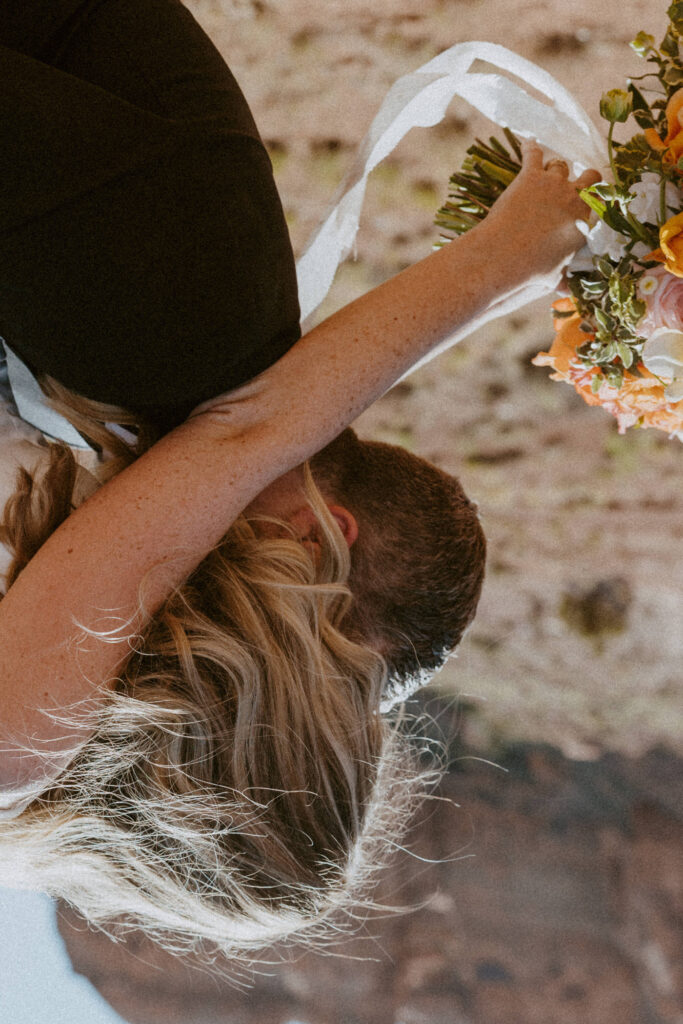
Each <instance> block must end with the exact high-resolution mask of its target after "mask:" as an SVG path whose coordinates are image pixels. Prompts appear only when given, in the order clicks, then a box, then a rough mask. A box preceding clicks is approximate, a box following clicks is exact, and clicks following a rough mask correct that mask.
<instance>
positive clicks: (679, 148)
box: [644, 88, 683, 164]
mask: <svg viewBox="0 0 683 1024" xmlns="http://www.w3.org/2000/svg"><path fill="white" fill-rule="evenodd" d="M666 124H667V129H668V130H667V133H666V136H665V138H664V139H660V137H659V135H658V134H657V132H656V131H655V130H654V128H646V129H645V132H644V135H645V138H646V139H647V141H648V144H649V145H650V146H651V147H652V148H653V149H656V150H658V151H659V152H661V153H662V154H663V157H662V159H663V160H664V162H665V163H667V164H676V163H678V158H679V157H681V156H683V88H681V89H677V90H676V92H675V93H674V94H673V96H672V97H671V99H670V100H669V102H668V103H667V105H666Z"/></svg>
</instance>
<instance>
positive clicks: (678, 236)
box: [645, 213, 683, 277]
mask: <svg viewBox="0 0 683 1024" xmlns="http://www.w3.org/2000/svg"><path fill="white" fill-rule="evenodd" d="M645 258H646V259H649V260H657V262H658V263H663V264H664V265H665V266H666V269H667V270H668V271H669V273H670V274H675V275H676V277H683V213H677V214H676V216H675V217H670V218H669V220H667V222H666V223H665V224H662V226H661V227H660V229H659V249H655V251H654V252H651V253H648V255H647V256H646V257H645Z"/></svg>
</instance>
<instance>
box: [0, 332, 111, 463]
mask: <svg viewBox="0 0 683 1024" xmlns="http://www.w3.org/2000/svg"><path fill="white" fill-rule="evenodd" d="M0 395H2V397H3V398H4V399H5V400H6V401H7V402H8V403H9V405H10V408H11V409H12V411H13V412H16V413H17V415H19V416H20V417H21V418H22V420H24V421H25V422H26V423H30V425H31V426H32V427H36V429H38V430H41V431H42V432H43V434H45V435H47V437H51V438H54V439H55V440H57V441H66V443H67V444H68V445H70V446H71V447H72V448H81V449H84V450H85V451H92V450H93V449H92V447H91V446H90V445H89V444H88V443H87V441H85V440H84V438H83V437H81V435H80V434H79V433H78V431H77V430H76V428H75V427H72V426H71V424H70V423H69V421H68V420H66V419H64V417H63V416H60V414H59V413H58V412H56V411H55V410H54V409H51V408H50V406H49V405H48V404H47V401H46V399H45V395H44V394H43V392H42V391H41V389H40V385H39V384H38V381H37V380H36V378H35V377H34V376H33V374H32V373H31V371H30V370H29V368H28V367H27V366H26V365H25V364H24V363H22V361H21V359H20V358H19V356H18V355H17V354H16V352H13V351H12V349H11V348H10V347H9V345H8V344H7V342H6V341H5V339H4V338H0Z"/></svg>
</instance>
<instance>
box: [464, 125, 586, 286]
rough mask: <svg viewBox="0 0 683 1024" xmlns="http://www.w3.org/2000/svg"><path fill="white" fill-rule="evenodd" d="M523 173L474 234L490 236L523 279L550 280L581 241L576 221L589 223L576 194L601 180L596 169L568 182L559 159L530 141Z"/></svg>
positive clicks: (498, 255) (524, 148)
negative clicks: (548, 158)
mask: <svg viewBox="0 0 683 1024" xmlns="http://www.w3.org/2000/svg"><path fill="white" fill-rule="evenodd" d="M522 154H523V155H522V170H521V171H520V172H519V174H518V175H517V177H516V178H515V180H514V181H513V183H512V184H511V185H510V186H509V187H508V188H507V189H506V190H505V192H504V193H503V195H502V196H501V197H500V199H498V200H497V201H496V202H495V203H494V205H493V207H492V209H491V212H490V214H489V215H488V216H487V217H486V219H485V220H484V221H483V222H482V224H480V225H479V226H478V227H477V228H475V231H477V232H479V233H480V234H488V236H489V245H490V246H491V247H492V249H493V251H494V252H495V253H496V258H501V259H505V258H506V256H507V258H509V259H511V260H514V261H515V262H516V264H517V266H518V270H519V275H520V279H521V280H531V279H534V278H536V279H537V278H540V277H552V278H553V279H554V280H555V281H559V278H560V275H561V271H562V267H563V266H565V265H566V263H567V262H568V260H569V259H570V258H571V256H572V254H573V253H574V252H575V251H576V249H578V248H579V246H580V245H581V244H582V242H583V235H582V234H581V232H580V231H579V229H578V228H577V227H576V222H577V220H587V219H588V216H589V214H590V210H589V208H588V206H587V205H586V204H585V203H584V202H583V200H582V199H581V198H580V197H579V191H580V190H581V189H582V188H586V187H587V186H588V185H593V184H595V182H597V181H600V179H601V175H600V173H599V172H598V171H596V170H594V169H589V170H587V171H584V173H583V174H582V175H581V176H580V177H579V178H577V179H576V180H572V179H570V177H569V168H568V167H567V164H566V163H565V162H564V161H563V160H559V159H551V160H549V161H548V162H547V163H544V160H543V150H542V149H541V147H540V146H539V145H537V144H536V143H535V142H532V141H531V140H525V141H524V142H523V143H522Z"/></svg>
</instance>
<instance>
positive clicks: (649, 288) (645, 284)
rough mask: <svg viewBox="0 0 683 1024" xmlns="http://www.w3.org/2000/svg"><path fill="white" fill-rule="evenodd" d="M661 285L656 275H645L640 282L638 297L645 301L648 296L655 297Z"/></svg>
mask: <svg viewBox="0 0 683 1024" xmlns="http://www.w3.org/2000/svg"><path fill="white" fill-rule="evenodd" d="M660 284H661V282H660V280H659V278H657V277H655V276H654V274H645V275H644V277H641V279H640V281H639V282H638V297H639V298H641V299H644V298H645V297H646V296H647V295H654V293H655V292H656V291H657V289H658V288H659V285H660Z"/></svg>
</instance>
